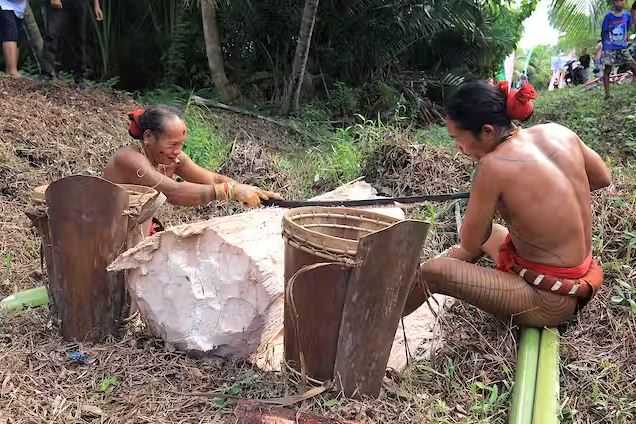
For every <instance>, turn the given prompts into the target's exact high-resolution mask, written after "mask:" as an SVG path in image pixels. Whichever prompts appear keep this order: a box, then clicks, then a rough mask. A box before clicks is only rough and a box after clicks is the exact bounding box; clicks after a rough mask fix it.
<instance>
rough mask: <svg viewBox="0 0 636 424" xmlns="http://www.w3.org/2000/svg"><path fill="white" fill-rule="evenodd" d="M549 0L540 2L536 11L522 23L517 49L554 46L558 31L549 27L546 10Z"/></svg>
mask: <svg viewBox="0 0 636 424" xmlns="http://www.w3.org/2000/svg"><path fill="white" fill-rule="evenodd" d="M550 2H551V0H541V2H540V3H539V5H538V6H537V8H536V10H535V11H534V13H533V14H532V15H530V17H529V18H528V19H526V20H525V21H524V23H523V35H522V36H521V40H520V41H519V47H521V48H522V49H528V48H531V47H535V46H538V45H542V44H548V45H556V44H557V43H558V42H559V31H557V30H556V29H554V28H553V27H552V25H550V19H549V18H548V10H549V6H550Z"/></svg>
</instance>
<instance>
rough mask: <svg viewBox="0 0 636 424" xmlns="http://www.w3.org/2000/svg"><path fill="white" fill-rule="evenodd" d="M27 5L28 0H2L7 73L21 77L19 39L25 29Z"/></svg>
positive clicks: (1, 36) (0, 9)
mask: <svg viewBox="0 0 636 424" xmlns="http://www.w3.org/2000/svg"><path fill="white" fill-rule="evenodd" d="M26 7H27V0H0V42H2V56H3V57H4V63H5V69H6V73H7V74H9V75H11V76H12V77H14V78H20V76H21V75H20V72H18V60H19V58H20V51H19V49H18V41H19V40H20V38H21V36H22V33H23V29H22V19H23V18H24V11H25V10H26Z"/></svg>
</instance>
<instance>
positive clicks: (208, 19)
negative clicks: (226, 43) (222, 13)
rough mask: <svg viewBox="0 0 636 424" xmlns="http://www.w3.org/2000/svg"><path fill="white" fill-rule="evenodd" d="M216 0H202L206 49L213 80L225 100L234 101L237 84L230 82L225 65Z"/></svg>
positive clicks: (236, 94) (236, 93)
mask: <svg viewBox="0 0 636 424" xmlns="http://www.w3.org/2000/svg"><path fill="white" fill-rule="evenodd" d="M216 7H217V5H216V0H201V17H202V19H203V34H204V37H205V51H206V54H207V56H208V66H209V67H210V73H211V74H212V81H214V86H215V87H216V89H217V91H218V93H219V95H220V96H221V98H222V99H223V101H224V102H228V103H230V102H232V101H233V100H235V99H236V98H237V97H238V96H239V91H238V89H237V88H236V86H234V85H232V84H230V81H229V80H228V79H227V75H226V74H225V67H224V65H223V52H222V51H221V41H220V37H219V28H218V25H217V20H216Z"/></svg>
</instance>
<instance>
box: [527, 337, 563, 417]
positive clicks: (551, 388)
mask: <svg viewBox="0 0 636 424" xmlns="http://www.w3.org/2000/svg"><path fill="white" fill-rule="evenodd" d="M558 423H559V331H558V330H557V329H556V328H544V329H543V330H542V331H541V343H540V347H539V364H538V370H537V387H536V391H535V394H534V412H533V414H532V424H558Z"/></svg>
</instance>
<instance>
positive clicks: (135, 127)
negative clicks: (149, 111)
mask: <svg viewBox="0 0 636 424" xmlns="http://www.w3.org/2000/svg"><path fill="white" fill-rule="evenodd" d="M144 112H145V110H144V109H142V108H139V109H135V110H133V111H132V112H130V113H129V114H128V118H129V119H130V123H129V124H128V134H130V136H131V137H132V138H134V139H137V140H141V139H143V138H144V132H143V131H142V130H141V127H140V126H139V118H140V117H141V115H143V114H144Z"/></svg>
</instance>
